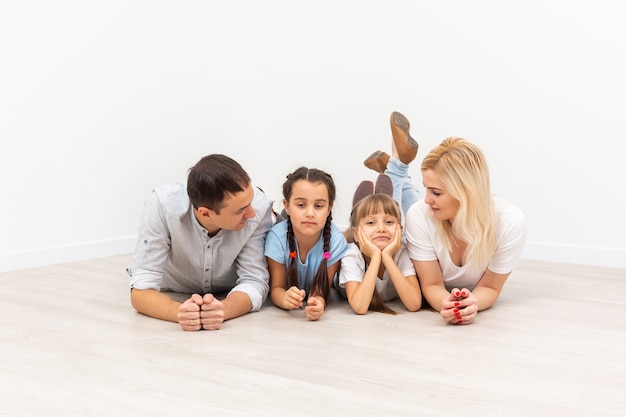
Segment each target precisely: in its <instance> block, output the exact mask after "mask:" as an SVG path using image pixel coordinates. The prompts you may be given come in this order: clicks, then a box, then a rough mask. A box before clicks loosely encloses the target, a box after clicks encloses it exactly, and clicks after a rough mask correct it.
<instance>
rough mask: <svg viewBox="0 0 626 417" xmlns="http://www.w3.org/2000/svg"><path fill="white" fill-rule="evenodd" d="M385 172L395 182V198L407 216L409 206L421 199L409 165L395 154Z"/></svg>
mask: <svg viewBox="0 0 626 417" xmlns="http://www.w3.org/2000/svg"><path fill="white" fill-rule="evenodd" d="M385 174H387V175H388V176H389V178H391V183H392V184H393V199H394V200H396V202H397V203H398V204H399V205H400V208H401V209H402V214H403V215H405V216H406V212H407V211H408V210H409V208H410V207H411V206H412V205H413V204H414V203H415V202H417V201H418V200H419V199H420V193H419V190H418V189H417V187H416V186H415V185H413V183H412V182H411V177H410V176H409V166H408V165H406V164H403V163H402V162H400V160H398V159H397V158H394V157H393V156H392V157H390V158H389V162H388V163H387V169H386V170H385Z"/></svg>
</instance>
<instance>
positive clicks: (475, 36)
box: [0, 0, 626, 270]
mask: <svg viewBox="0 0 626 417" xmlns="http://www.w3.org/2000/svg"><path fill="white" fill-rule="evenodd" d="M625 56H626V26H625V25H624V24H623V13H622V12H621V6H619V2H609V1H606V2H605V1H593V2H592V1H588V2H587V1H584V2H583V1H570V2H564V1H550V0H548V1H524V2H502V1H472V2H470V1H445V2H433V1H416V0H412V1H371V0H360V1H341V0H333V1H327V0H315V1H277V0H264V1H260V0H259V1H251V0H248V1H229V2H218V1H207V0H203V1H132V0H130V1H129V0H126V1H117V0H109V1H92V2H86V1H68V0H59V1H55V2H49V1H28V0H25V1H16V2H8V1H7V2H2V3H1V5H0V140H1V144H2V149H1V150H0V198H1V199H2V200H1V212H0V236H1V241H0V270H11V269H19V268H25V267H31V266H38V265H44V264H49V263H58V262H65V261H71V260H75V259H83V258H90V257H100V256H108V255H113V254H119V253H129V252H131V251H132V250H133V247H134V236H135V235H136V231H137V225H138V220H139V217H140V215H141V211H142V205H143V201H144V200H145V198H146V197H147V195H148V194H149V193H150V190H151V189H152V188H153V187H155V186H159V185H161V184H164V183H168V182H172V181H177V180H180V179H184V178H185V176H186V172H187V170H188V168H190V167H191V166H192V165H193V164H194V163H195V162H196V161H197V160H198V159H199V158H200V157H202V156H204V155H206V154H209V153H224V154H227V155H229V156H231V157H233V158H235V159H236V160H238V161H239V162H240V163H241V164H242V165H243V166H244V168H245V169H246V170H247V171H248V172H249V174H250V175H251V177H252V178H253V180H254V182H255V184H256V185H259V186H261V187H262V188H264V189H265V191H266V192H267V193H268V194H270V196H272V198H274V199H275V200H276V202H277V207H279V203H280V200H281V199H282V196H281V184H282V182H283V180H284V179H285V175H286V174H287V173H289V172H290V171H293V170H294V169H296V168H297V167H299V166H301V165H306V166H309V167H317V168H320V169H324V170H326V171H328V172H329V173H330V174H332V176H333V178H334V179H335V182H336V185H337V189H338V199H337V201H336V205H335V210H334V219H335V222H336V223H337V224H338V225H340V226H344V225H345V224H347V219H348V214H349V209H350V205H351V200H352V193H353V191H354V189H355V187H356V185H357V184H358V183H359V182H360V181H361V180H362V179H372V180H373V179H375V173H374V172H373V171H370V170H368V169H366V168H365V167H364V166H363V160H364V159H365V158H366V157H367V156H368V155H369V154H370V153H372V152H373V151H375V150H377V149H382V150H386V151H387V150H389V148H390V143H391V137H390V131H389V115H390V113H391V112H392V111H394V110H395V111H400V112H402V113H403V114H404V115H405V116H407V117H408V118H409V120H410V121H411V132H412V134H413V136H414V137H415V138H416V139H418V140H419V143H420V152H419V154H418V158H417V160H416V162H415V163H414V165H412V168H411V175H412V177H413V180H414V181H415V182H416V183H417V184H419V185H420V188H421V175H420V171H419V163H420V162H421V159H422V158H423V156H424V155H425V154H426V152H427V151H428V150H430V149H431V148H433V147H434V146H436V145H437V144H438V143H439V142H440V141H441V140H442V139H444V138H445V137H447V136H463V137H465V138H467V139H470V140H472V141H473V142H475V143H477V144H478V145H479V146H480V147H481V148H482V149H483V151H484V152H485V154H486V156H487V159H488V161H489V165H490V169H491V175H492V186H493V191H494V192H495V193H498V194H500V195H502V196H504V197H505V198H507V199H509V200H510V201H512V202H514V203H515V204H517V205H518V206H519V207H520V208H522V209H523V210H524V211H525V212H526V214H527V216H528V222H529V229H528V243H527V246H526V249H525V251H524V257H525V258H530V259H543V260H550V261H557V262H558V261H562V262H571V263H582V264H592V265H606V266H618V267H626V238H625V237H624V234H625V232H626V216H625V215H624V213H625V210H626V197H625V187H624V185H625V183H626V180H625V178H626V168H625V165H626V151H625V150H624V142H625V139H626V138H625V134H624V124H625V121H626V103H625V101H626V76H625V75H624V74H626V61H625Z"/></svg>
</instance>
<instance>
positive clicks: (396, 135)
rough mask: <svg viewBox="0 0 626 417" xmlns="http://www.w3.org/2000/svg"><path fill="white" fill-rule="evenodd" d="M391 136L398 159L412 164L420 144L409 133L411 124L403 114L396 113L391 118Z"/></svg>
mask: <svg viewBox="0 0 626 417" xmlns="http://www.w3.org/2000/svg"><path fill="white" fill-rule="evenodd" d="M390 124H391V135H392V137H393V143H394V146H395V147H396V151H397V152H398V159H399V160H400V162H402V163H403V164H406V165H408V164H410V163H411V162H413V160H414V159H415V156H416V155H417V148H418V144H417V142H416V141H415V139H413V138H412V137H411V135H410V133H409V129H410V128H411V124H410V123H409V120H408V119H407V118H406V117H404V115H403V114H402V113H398V112H397V111H394V112H393V113H391V117H390Z"/></svg>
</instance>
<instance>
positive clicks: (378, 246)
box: [337, 174, 422, 314]
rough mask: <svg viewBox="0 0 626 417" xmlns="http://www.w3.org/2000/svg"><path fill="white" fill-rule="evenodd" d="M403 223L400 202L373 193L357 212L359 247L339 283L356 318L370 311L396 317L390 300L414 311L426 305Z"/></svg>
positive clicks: (353, 216)
mask: <svg viewBox="0 0 626 417" xmlns="http://www.w3.org/2000/svg"><path fill="white" fill-rule="evenodd" d="M381 175H383V174H381ZM400 219H401V212H400V208H399V206H398V203H396V202H395V201H394V200H393V198H391V197H390V196H389V195H385V194H378V193H375V194H370V195H369V196H367V197H365V198H363V199H361V200H360V201H358V202H357V204H356V205H355V206H354V208H353V209H352V213H351V216H350V226H351V231H352V236H353V240H354V243H351V244H350V245H349V249H348V252H347V253H346V255H345V256H344V257H343V259H342V266H341V271H340V273H339V280H338V283H337V284H338V287H339V291H340V292H341V293H342V294H344V295H345V296H346V297H347V298H348V303H349V304H350V307H352V310H353V311H354V312H355V313H357V314H365V313H366V312H367V310H368V309H369V310H372V311H378V312H382V313H390V314H396V312H395V311H393V310H392V309H390V308H389V307H388V306H387V305H386V304H385V301H389V300H392V299H395V298H398V297H399V298H400V300H401V301H402V304H403V305H404V306H405V307H406V309H407V310H409V311H417V310H419V309H420V307H421V305H422V293H421V291H420V286H419V283H418V281H417V277H416V275H415V269H414V267H413V263H412V262H411V259H410V258H409V255H408V252H407V250H406V247H405V245H404V243H403V242H402V227H401V226H400Z"/></svg>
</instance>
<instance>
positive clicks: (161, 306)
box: [130, 289, 181, 323]
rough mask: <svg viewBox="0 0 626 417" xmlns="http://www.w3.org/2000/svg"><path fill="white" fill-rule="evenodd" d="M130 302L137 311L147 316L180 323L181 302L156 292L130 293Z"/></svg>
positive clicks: (135, 290)
mask: <svg viewBox="0 0 626 417" xmlns="http://www.w3.org/2000/svg"><path fill="white" fill-rule="evenodd" d="M130 302H131V304H132V306H133V308H134V309H135V310H137V312H139V313H141V314H145V315H146V316H150V317H154V318H157V319H161V320H167V321H171V322H175V323H178V309H179V307H180V304H181V303H179V302H177V301H174V300H172V299H171V298H170V297H168V296H167V295H165V294H163V293H162V292H160V291H156V290H137V289H132V290H131V292H130Z"/></svg>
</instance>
